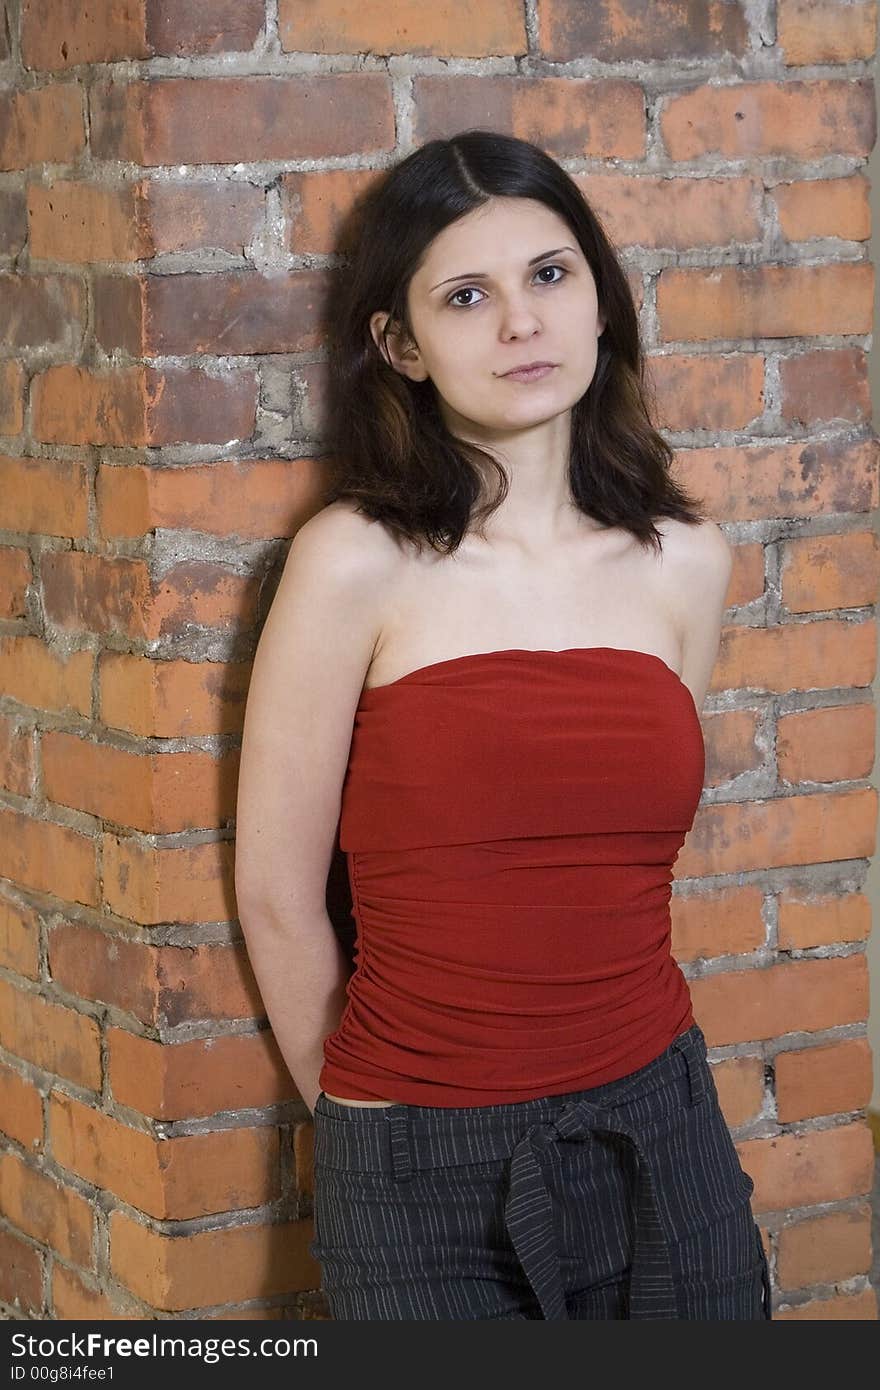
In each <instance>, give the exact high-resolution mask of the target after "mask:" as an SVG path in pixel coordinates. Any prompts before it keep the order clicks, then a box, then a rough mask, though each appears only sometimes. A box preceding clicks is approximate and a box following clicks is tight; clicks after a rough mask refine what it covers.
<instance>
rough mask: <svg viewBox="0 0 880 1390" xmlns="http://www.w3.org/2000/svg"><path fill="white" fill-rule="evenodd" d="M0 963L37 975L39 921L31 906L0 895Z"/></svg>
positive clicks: (23, 973)
mask: <svg viewBox="0 0 880 1390" xmlns="http://www.w3.org/2000/svg"><path fill="white" fill-rule="evenodd" d="M0 965H3V966H4V967H5V968H6V969H7V970H13V971H15V973H16V974H17V975H26V976H28V978H29V979H31V980H38V979H39V978H40V923H39V918H38V916H37V914H36V912H35V911H34V909H33V908H32V907H28V906H27V904H25V903H16V902H12V901H10V900H9V899H7V898H0Z"/></svg>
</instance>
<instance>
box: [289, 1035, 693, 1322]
mask: <svg viewBox="0 0 880 1390" xmlns="http://www.w3.org/2000/svg"><path fill="white" fill-rule="evenodd" d="M709 1084H710V1075H709V1072H708V1063H707V1060H706V1040H705V1037H704V1035H703V1032H702V1030H701V1028H700V1027H699V1025H698V1024H696V1023H694V1024H692V1025H691V1026H690V1028H688V1029H687V1030H686V1031H685V1032H683V1033H680V1034H679V1035H678V1037H677V1038H674V1039H673V1041H672V1042H671V1043H670V1044H669V1046H668V1047H667V1048H666V1049H665V1050H664V1051H663V1052H661V1053H660V1055H659V1056H658V1057H655V1058H654V1060H653V1061H652V1062H649V1063H648V1064H647V1065H646V1066H644V1067H640V1068H639V1070H638V1071H636V1072H631V1073H630V1074H629V1075H628V1076H624V1077H621V1078H619V1079H618V1080H616V1081H611V1082H608V1083H606V1084H605V1085H602V1086H596V1087H593V1088H591V1089H588V1090H585V1091H574V1092H569V1093H567V1094H565V1095H560V1096H542V1097H540V1098H538V1099H537V1100H529V1101H517V1102H514V1103H512V1104H504V1105H480V1106H465V1107H461V1108H454V1107H453V1108H447V1107H437V1106H422V1105H406V1104H401V1103H397V1102H395V1104H393V1105H386V1106H375V1107H373V1106H348V1105H341V1104H339V1103H338V1102H337V1101H331V1100H328V1098H327V1097H326V1095H325V1094H324V1092H323V1091H322V1092H321V1093H320V1095H319V1096H318V1099H317V1101H316V1103H315V1115H316V1116H318V1115H320V1122H319V1123H318V1124H316V1125H315V1146H314V1154H315V1162H316V1163H318V1162H320V1163H321V1164H323V1165H324V1166H325V1167H328V1168H351V1167H354V1168H355V1169H357V1170H358V1171H366V1172H384V1173H387V1174H388V1175H389V1176H390V1177H392V1178H393V1179H394V1181H397V1182H406V1181H407V1179H409V1178H411V1177H412V1175H413V1173H415V1172H416V1171H418V1170H420V1169H425V1168H431V1167H454V1166H455V1165H456V1164H466V1163H478V1162H485V1161H487V1160H492V1159H502V1158H509V1168H508V1178H509V1182H508V1185H507V1196H506V1199H505V1206H504V1220H505V1225H506V1227H507V1231H508V1234H509V1236H510V1240H511V1244H512V1246H513V1249H514V1251H515V1252H516V1255H517V1258H518V1259H519V1261H520V1264H521V1266H522V1269H523V1271H524V1273H525V1276H526V1279H527V1280H528V1283H529V1285H530V1286H531V1288H532V1290H533V1291H534V1294H535V1297H536V1298H537V1300H538V1303H539V1305H540V1307H541V1311H542V1313H543V1315H544V1317H545V1318H546V1319H560V1318H563V1319H564V1318H567V1317H568V1314H567V1311H566V1303H565V1292H564V1287H563V1281H562V1273H561V1269H560V1265H559V1256H558V1244H557V1238H556V1232H555V1229H554V1217H553V1203H552V1198H551V1195H550V1192H549V1190H548V1187H547V1183H546V1180H545V1176H544V1171H543V1167H542V1161H541V1160H542V1153H543V1152H544V1151H546V1150H547V1149H548V1148H549V1147H550V1146H551V1145H553V1144H555V1143H556V1142H557V1141H559V1140H567V1141H585V1140H587V1139H589V1137H590V1135H591V1134H595V1133H602V1134H615V1135H620V1136H622V1137H623V1138H624V1139H626V1140H627V1141H628V1142H629V1144H630V1145H631V1146H632V1150H633V1153H634V1156H635V1161H636V1167H637V1178H636V1192H635V1204H636V1211H635V1244H634V1251H633V1260H632V1266H631V1270H630V1289H629V1316H630V1317H631V1318H677V1317H678V1308H677V1300H676V1292H675V1281H674V1277H673V1272H672V1266H671V1263H670V1258H669V1248H668V1244H667V1241H666V1236H665V1232H664V1229H663V1225H662V1222H661V1219H660V1214H659V1211H658V1208H657V1196H656V1190H655V1186H654V1178H653V1174H652V1172H651V1165H650V1163H649V1161H648V1159H647V1157H646V1155H645V1152H644V1150H643V1148H642V1143H641V1141H640V1137H639V1133H638V1129H639V1122H638V1120H633V1119H625V1118H623V1117H621V1116H620V1115H618V1114H616V1113H615V1111H616V1110H617V1109H618V1108H620V1107H622V1106H625V1105H628V1104H629V1103H631V1102H634V1101H640V1100H641V1099H642V1098H643V1097H647V1096H649V1095H650V1094H651V1092H653V1091H658V1090H660V1089H663V1090H664V1104H668V1105H670V1107H675V1108H681V1106H682V1105H687V1106H694V1105H698V1104H699V1103H700V1101H701V1100H702V1099H703V1098H704V1096H705V1095H706V1093H707V1088H708V1086H709Z"/></svg>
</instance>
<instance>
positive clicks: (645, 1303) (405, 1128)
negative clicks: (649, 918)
mask: <svg viewBox="0 0 880 1390" xmlns="http://www.w3.org/2000/svg"><path fill="white" fill-rule="evenodd" d="M314 1119H315V1146H314V1158H315V1207H314V1212H315V1238H314V1239H313V1240H312V1242H311V1244H310V1245H309V1251H310V1253H311V1254H312V1255H313V1256H314V1258H315V1259H316V1260H317V1261H318V1263H319V1265H320V1267H321V1287H322V1289H323V1291H324V1293H325V1295H326V1297H327V1301H328V1304H329V1306H330V1311H331V1313H332V1315H333V1317H334V1318H335V1319H338V1320H353V1319H358V1320H363V1319H367V1320H379V1319H394V1320H409V1319H441V1320H442V1319H455V1320H461V1319H471V1318H570V1319H580V1318H590V1319H609V1318H692V1319H702V1320H713V1319H715V1320H717V1319H723V1320H725V1321H729V1320H733V1319H749V1320H755V1319H770V1318H771V1317H772V1312H771V1294H770V1278H769V1271H768V1265H767V1257H766V1254H765V1252H764V1248H763V1245H762V1242H761V1236H760V1231H759V1229H758V1226H757V1223H756V1222H755V1219H754V1216H753V1214H752V1209H751V1204H750V1200H749V1199H750V1197H751V1194H752V1192H753V1191H754V1183H753V1181H752V1179H751V1178H750V1177H749V1175H748V1174H747V1173H746V1172H745V1171H744V1169H743V1168H742V1166H741V1164H740V1162H739V1157H738V1155H737V1152H736V1149H735V1147H734V1144H733V1140H732V1138H731V1135H730V1131H729V1129H728V1127H727V1124H726V1121H725V1119H724V1115H723V1113H722V1111H721V1108H720V1105H719V1102H718V1093H717V1091H716V1088H715V1083H714V1081H713V1079H712V1074H711V1068H710V1067H709V1063H708V1060H707V1057H706V1041H705V1038H704V1036H703V1033H702V1030H701V1029H700V1028H699V1026H698V1025H697V1024H696V1023H695V1024H693V1025H692V1026H691V1027H690V1028H689V1029H688V1030H687V1031H686V1032H684V1033H681V1034H680V1035H679V1036H678V1037H677V1038H675V1039H674V1041H673V1042H672V1043H671V1044H670V1045H669V1047H667V1048H666V1050H665V1051H664V1052H662V1053H661V1054H660V1056H659V1057H656V1058H655V1059H654V1061H653V1062H649V1063H648V1064H647V1066H644V1067H641V1068H639V1070H638V1071H635V1072H631V1073H630V1074H629V1075H628V1076H624V1077H621V1078H619V1079H618V1080H616V1081H611V1082H608V1083H606V1084H605V1085H602V1086H596V1087H593V1088H591V1089H589V1090H585V1091H574V1092H570V1093H568V1094H566V1095H558V1096H545V1097H541V1098H539V1099H537V1100H529V1101H522V1102H517V1103H514V1104H503V1105H478V1106H464V1107H447V1106H423V1105H406V1104H394V1105H390V1106H375V1107H370V1106H364V1107H361V1106H348V1105H340V1104H339V1103H338V1102H337V1101H331V1100H329V1099H328V1098H327V1096H326V1095H325V1094H324V1092H323V1091H322V1092H321V1093H320V1095H319V1096H318V1099H317V1102H316V1105H315V1112H314Z"/></svg>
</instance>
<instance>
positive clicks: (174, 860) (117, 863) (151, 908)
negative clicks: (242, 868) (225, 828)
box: [103, 834, 237, 926]
mask: <svg viewBox="0 0 880 1390" xmlns="http://www.w3.org/2000/svg"><path fill="white" fill-rule="evenodd" d="M103 845H104V850H103V864H104V880H103V889H104V902H105V904H106V906H107V907H108V908H109V909H110V910H111V911H112V912H116V913H118V914H119V916H121V917H126V918H128V919H129V920H130V921H134V922H140V923H142V924H143V925H145V926H152V925H155V924H156V923H159V922H183V923H185V922H229V921H232V920H233V919H235V917H236V916H237V912H236V903H235V890H234V867H235V844H234V842H233V841H231V840H215V841H213V842H209V843H207V844H201V845H193V846H192V847H189V848H186V849H157V848H156V847H155V846H151V845H145V844H142V843H141V842H140V841H139V840H138V839H137V838H136V837H134V836H131V837H128V838H126V839H122V838H120V837H118V836H116V835H113V834H107V835H105V836H104V837H103Z"/></svg>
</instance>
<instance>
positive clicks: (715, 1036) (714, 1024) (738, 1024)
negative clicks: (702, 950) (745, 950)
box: [689, 954, 868, 1047]
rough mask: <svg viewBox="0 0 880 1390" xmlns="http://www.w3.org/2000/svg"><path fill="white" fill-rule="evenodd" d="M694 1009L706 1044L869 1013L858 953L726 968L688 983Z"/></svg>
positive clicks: (855, 1019)
mask: <svg viewBox="0 0 880 1390" xmlns="http://www.w3.org/2000/svg"><path fill="white" fill-rule="evenodd" d="M689 984H690V991H691V995H692V997H693V1005H694V1013H695V1015H698V1016H699V1020H700V1026H701V1028H702V1029H703V1032H704V1033H705V1035H706V1041H707V1043H708V1044H709V1046H710V1047H714V1046H721V1045H722V1044H725V1043H735V1042H749V1041H751V1040H752V1039H753V1038H775V1037H781V1036H782V1034H783V1033H790V1032H794V1031H797V1032H810V1031H815V1032H819V1031H821V1030H822V1029H823V1028H837V1027H840V1026H841V1025H843V1024H845V1023H862V1022H864V1020H865V1019H866V1018H867V1016H868V969H867V964H866V961H865V957H864V955H863V954H859V955H855V956H838V957H831V958H829V959H828V960H797V961H781V962H779V963H778V964H776V965H770V966H765V967H763V968H760V967H752V968H751V969H748V970H729V971H724V972H722V973H721V974H717V975H705V976H703V978H702V979H694V980H691V981H690V982H689Z"/></svg>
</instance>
